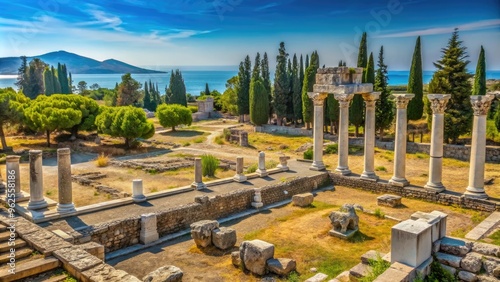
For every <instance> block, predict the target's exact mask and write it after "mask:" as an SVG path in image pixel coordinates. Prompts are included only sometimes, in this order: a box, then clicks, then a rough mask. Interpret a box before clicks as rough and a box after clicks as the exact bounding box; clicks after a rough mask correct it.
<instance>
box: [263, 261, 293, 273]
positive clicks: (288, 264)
mask: <svg viewBox="0 0 500 282" xmlns="http://www.w3.org/2000/svg"><path fill="white" fill-rule="evenodd" d="M266 263H267V269H268V270H269V271H271V272H272V273H275V274H278V275H280V276H287V275H288V274H290V272H292V271H294V270H295V269H296V268H297V263H296V262H295V260H293V259H288V258H277V259H268V260H267V262H266Z"/></svg>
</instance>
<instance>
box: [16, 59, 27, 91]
mask: <svg viewBox="0 0 500 282" xmlns="http://www.w3.org/2000/svg"><path fill="white" fill-rule="evenodd" d="M28 68H29V67H28V58H26V56H21V66H20V67H19V68H18V69H17V81H16V83H15V85H16V86H17V88H18V89H19V90H23V89H25V88H27V85H28Z"/></svg>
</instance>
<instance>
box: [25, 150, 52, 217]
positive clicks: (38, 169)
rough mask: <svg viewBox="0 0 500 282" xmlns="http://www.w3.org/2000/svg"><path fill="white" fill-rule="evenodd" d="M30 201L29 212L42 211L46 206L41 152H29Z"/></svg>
mask: <svg viewBox="0 0 500 282" xmlns="http://www.w3.org/2000/svg"><path fill="white" fill-rule="evenodd" d="M29 155H30V201H29V203H28V209H29V210H39V209H44V208H46V207H47V206H48V204H47V201H45V199H44V198H43V169H42V151H41V150H30V152H29Z"/></svg>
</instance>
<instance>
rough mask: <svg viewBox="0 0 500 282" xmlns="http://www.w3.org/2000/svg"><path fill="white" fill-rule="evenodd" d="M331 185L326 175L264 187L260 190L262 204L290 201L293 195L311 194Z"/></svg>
mask: <svg viewBox="0 0 500 282" xmlns="http://www.w3.org/2000/svg"><path fill="white" fill-rule="evenodd" d="M329 184H331V179H329V176H328V174H327V173H323V174H320V175H316V176H313V177H301V178H296V179H293V180H291V181H286V182H283V183H278V184H274V185H269V186H265V187H263V188H262V189H261V196H262V203H264V205H269V204H272V203H276V202H280V201H283V200H287V199H291V198H292V196H293V195H296V194H301V193H306V192H312V191H313V190H314V189H317V188H318V187H324V186H327V185H329Z"/></svg>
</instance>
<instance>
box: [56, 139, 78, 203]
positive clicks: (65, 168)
mask: <svg viewBox="0 0 500 282" xmlns="http://www.w3.org/2000/svg"><path fill="white" fill-rule="evenodd" d="M57 180H58V181H57V186H58V191H59V203H58V204H57V211H58V212H59V213H70V212H74V211H75V204H73V183H72V182H71V151H70V149H69V148H61V149H57Z"/></svg>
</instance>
